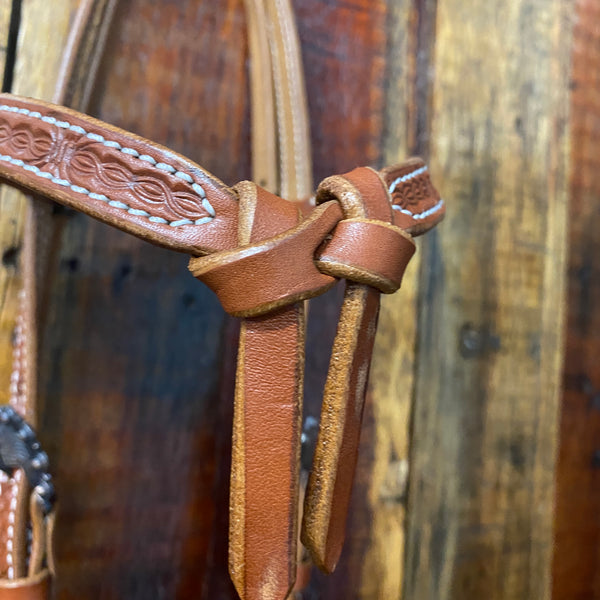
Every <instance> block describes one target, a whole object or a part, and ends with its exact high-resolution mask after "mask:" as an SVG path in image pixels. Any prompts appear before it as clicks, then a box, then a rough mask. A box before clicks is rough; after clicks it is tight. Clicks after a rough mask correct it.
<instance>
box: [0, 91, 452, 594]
mask: <svg viewBox="0 0 600 600" xmlns="http://www.w3.org/2000/svg"><path fill="white" fill-rule="evenodd" d="M0 178H2V179H3V180H5V181H8V182H11V183H13V184H15V185H18V186H21V187H23V188H25V189H27V190H30V191H32V192H34V193H36V194H40V195H42V196H46V197H48V198H51V199H53V200H56V201H58V202H60V203H62V204H65V205H67V206H70V207H73V208H76V209H78V210H80V211H82V212H84V213H87V214H89V215H91V216H93V217H95V218H97V219H99V220H101V221H103V222H106V223H109V224H111V225H114V226H116V227H118V228H119V229H122V230H124V231H126V232H128V233H132V234H134V235H136V236H138V237H140V238H142V239H145V240H147V241H149V242H152V243H154V244H157V245H160V246H164V247H167V248H171V249H174V250H178V251H181V252H186V253H188V254H189V255H190V256H191V257H192V258H191V261H190V270H191V271H192V273H193V274H194V275H195V276H197V277H198V278H199V279H200V280H202V281H204V282H205V283H206V284H207V285H209V286H210V287H211V288H212V289H213V291H215V293H216V294H217V295H218V296H219V298H220V299H221V302H222V304H223V306H224V307H225V309H226V310H227V311H228V312H230V313H231V314H233V315H236V316H241V317H245V320H244V323H243V326H242V336H241V340H240V352H239V356H238V374H237V382H236V415H235V417H234V457H233V471H232V495H231V507H230V511H231V512H230V514H231V523H230V545H231V550H230V558H231V563H230V570H231V573H232V577H233V579H234V582H235V584H236V589H237V590H238V593H239V594H240V596H241V597H242V598H244V599H246V598H247V599H248V600H250V599H252V598H256V599H266V598H273V599H278V600H282V599H283V598H284V597H285V595H286V594H287V592H288V591H289V588H290V586H291V584H292V583H293V580H294V577H295V567H294V565H295V544H296V535H297V530H296V529H297V528H296V509H295V503H297V493H298V489H297V486H298V484H297V478H298V460H299V444H300V416H301V396H302V374H303V352H304V350H303V330H304V311H303V308H302V301H303V300H306V299H307V298H311V297H313V296H315V295H318V294H321V293H323V292H324V291H326V290H327V289H328V288H329V287H331V285H333V284H334V283H335V281H337V280H338V279H346V280H347V289H346V295H345V299H344V304H343V307H342V313H341V317H340V324H339V327H338V333H337V336H336V340H335V342H334V348H333V352H332V359H331V365H330V370H329V376H328V381H327V385H326V389H325V397H324V401H323V413H322V420H321V429H320V434H319V441H318V443H317V448H316V452H315V459H314V465H313V471H312V473H311V477H310V482H309V486H308V491H307V495H306V502H305V510H304V514H305V517H304V531H303V541H304V542H305V544H306V545H307V547H308V548H309V550H310V552H311V554H312V556H313V559H314V560H315V562H316V563H317V564H318V565H319V566H320V567H322V568H323V569H325V570H328V571H330V570H332V569H333V567H334V566H335V563H336V562H337V558H338V556H339V552H340V550H341V544H342V541H343V535H344V531H343V530H344V523H345V516H346V512H347V508H348V500H349V494H350V490H351V487H352V479H353V474H354V467H355V462H356V453H357V448H358V439H359V433H360V424H361V419H362V408H363V403H364V396H365V391H366V383H367V377H368V370H369V364H370V357H371V351H372V346H373V340H374V334H375V329H376V324H377V316H378V310H379V293H391V292H394V291H395V290H397V289H398V287H399V286H400V282H401V278H402V274H403V272H404V269H405V268H406V265H407V264H408V261H409V260H410V258H411V256H412V255H413V253H414V242H413V239H412V238H413V236H415V235H419V234H421V233H424V232H426V231H427V230H429V229H430V228H431V227H433V226H434V225H435V224H436V223H438V222H439V221H440V220H441V219H442V218H443V215H444V210H445V206H444V202H443V201H442V200H441V199H440V197H439V195H438V193H437V191H436V190H435V188H434V187H433V186H432V184H431V181H430V178H429V175H428V171H427V167H426V166H425V165H424V164H423V162H422V161H421V160H420V159H411V160H409V161H407V162H405V163H403V164H402V165H397V166H395V167H389V168H386V169H384V170H382V171H380V172H376V171H374V170H372V169H368V168H358V169H355V170H353V171H351V172H350V173H347V174H345V175H342V176H334V177H331V178H328V179H326V180H325V181H324V182H323V183H322V184H321V185H320V186H319V189H318V192H317V196H316V202H317V206H316V207H308V208H307V207H304V209H302V210H300V208H301V207H299V205H298V204H295V203H290V202H288V201H286V200H283V199H281V198H279V197H277V196H275V195H273V194H271V193H269V192H267V191H266V190H263V189H262V188H260V187H258V186H256V185H255V184H253V183H252V182H241V183H239V184H238V185H237V186H235V187H234V188H230V187H228V186H226V185H225V184H223V183H222V182H221V181H219V180H218V179H217V178H215V177H214V176H213V175H211V174H210V173H208V172H206V171H205V170H203V169H202V168H201V167H199V166H198V165H196V164H194V163H193V162H191V161H189V160H187V159H186V158H185V157H183V156H181V155H179V154H177V153H175V152H172V151H170V150H168V149H166V148H164V147H162V146H159V145H157V144H154V143H151V142H148V141H147V140H144V139H142V138H140V137H138V136H135V135H132V134H129V133H127V132H124V131H122V130H120V129H118V128H116V127H113V126H110V125H107V124H105V123H102V122H100V121H97V120H95V119H92V118H90V117H87V116H85V115H82V114H80V113H77V112H75V111H72V110H69V109H66V108H62V107H58V106H53V105H50V104H46V103H43V102H39V101H34V100H29V99H24V98H17V97H14V96H10V95H0ZM275 347H277V351H275ZM265 423H266V426H265ZM261 424H262V428H261ZM259 429H260V430H259ZM278 461H279V462H278ZM265 463H266V464H265ZM270 465H275V466H274V467H273V466H270ZM276 499H277V500H276ZM269 502H271V504H272V505H271V504H269ZM265 503H266V504H265ZM284 522H286V523H287V524H286V526H285V528H283V529H282V525H281V524H282V523H284ZM282 554H285V556H286V557H289V558H286V559H285V560H284V559H283V558H282V556H281V555H282ZM240 569H241V570H240Z"/></svg>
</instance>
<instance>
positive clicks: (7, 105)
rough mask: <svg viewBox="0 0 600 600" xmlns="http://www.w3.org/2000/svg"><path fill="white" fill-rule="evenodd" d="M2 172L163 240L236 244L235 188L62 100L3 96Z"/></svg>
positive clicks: (173, 244)
mask: <svg viewBox="0 0 600 600" xmlns="http://www.w3.org/2000/svg"><path fill="white" fill-rule="evenodd" d="M0 163H1V169H2V178H3V179H5V180H7V181H10V182H11V183H13V184H15V185H17V186H22V187H24V188H26V189H28V190H30V191H32V192H34V193H36V194H40V195H42V196H46V197H48V198H50V199H52V200H55V201H56V202H60V203H61V204H64V205H66V206H70V207H72V208H76V209H78V210H80V211H82V212H84V213H86V214H89V215H91V216H93V217H95V218H97V219H99V220H101V221H104V222H105V223H109V224H111V225H114V226H115V227H118V228H120V229H123V230H124V231H128V232H129V233H132V234H134V235H137V236H138V237H141V238H143V239H146V240H148V241H150V242H152V243H154V244H157V245H159V246H165V247H168V248H172V249H174V250H179V251H182V252H187V253H189V254H191V255H194V256H198V255H201V254H206V253H208V252H214V251H216V250H225V249H229V248H234V247H236V246H237V223H236V220H237V212H238V206H237V197H236V195H235V193H234V192H233V190H231V189H230V188H228V187H227V186H226V185H224V184H223V183H222V182H221V181H219V180H218V179H217V178H216V177H214V176H213V175H211V174H209V173H208V172H206V171H204V170H203V169H202V168H201V167H199V166H198V165H195V164H194V163H192V162H191V161H189V160H187V159H186V158H185V157H183V156H181V155H179V154H176V153H175V152H173V151H171V150H168V149H166V148H163V147H162V146H159V145H157V144H152V143H151V142H149V141H147V140H144V139H143V138H141V137H138V136H135V135H133V134H129V133H127V132H125V131H123V130H121V129H118V128H116V127H113V126H111V125H106V124H105V123H101V122H100V121H97V120H96V119H92V118H91V117H87V116H85V115H82V114H80V113H77V112H75V111H72V110H70V109H67V108H64V107H57V106H54V105H51V104H48V103H45V102H41V101H33V100H27V99H24V98H17V97H14V96H10V95H7V94H1V95H0Z"/></svg>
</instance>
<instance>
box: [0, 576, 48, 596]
mask: <svg viewBox="0 0 600 600" xmlns="http://www.w3.org/2000/svg"><path fill="white" fill-rule="evenodd" d="M49 594H50V574H49V573H48V571H42V572H40V573H39V574H37V575H35V576H33V577H25V578H22V579H13V580H2V581H0V600H46V598H48V597H49Z"/></svg>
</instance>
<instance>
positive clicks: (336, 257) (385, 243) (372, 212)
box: [317, 167, 415, 294]
mask: <svg viewBox="0 0 600 600" xmlns="http://www.w3.org/2000/svg"><path fill="white" fill-rule="evenodd" d="M331 200H336V201H337V202H339V204H340V206H341V207H342V211H343V213H344V217H345V218H344V219H343V220H342V221H340V223H338V225H337V226H336V228H335V230H334V232H333V235H332V236H331V237H330V239H329V240H327V241H326V242H325V244H324V245H323V247H322V248H321V249H320V252H319V255H318V257H317V266H318V268H319V270H320V271H321V272H322V273H327V274H328V275H332V276H333V277H337V278H339V279H347V280H349V281H353V282H355V283H360V284H364V285H370V286H371V287H374V288H376V289H377V290H379V291H380V292H382V293H384V294H391V293H393V292H395V291H396V290H398V288H399V287H400V284H401V282H402V276H403V275H404V271H405V269H406V266H407V265H408V262H409V261H410V259H411V258H412V256H413V254H414V253H415V243H414V242H413V239H412V237H411V236H410V235H409V234H408V233H406V232H405V231H403V230H402V229H400V228H399V227H397V226H395V225H394V224H393V217H394V215H393V212H392V207H391V199H390V196H389V193H388V190H387V187H386V185H385V183H384V182H383V181H382V180H381V178H380V177H379V175H378V174H377V173H376V172H375V171H373V170H372V169H368V168H364V167H361V168H358V169H354V171H351V172H350V173H347V174H346V175H343V176H340V175H336V176H333V177H328V178H327V179H325V180H324V181H323V182H322V183H321V185H320V186H319V188H318V190H317V203H318V204H322V203H325V202H328V201H331Z"/></svg>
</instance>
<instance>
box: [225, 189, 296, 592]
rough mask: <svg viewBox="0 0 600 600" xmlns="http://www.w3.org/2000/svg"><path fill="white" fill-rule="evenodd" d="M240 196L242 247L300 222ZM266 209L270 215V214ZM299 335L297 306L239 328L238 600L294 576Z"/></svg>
mask: <svg viewBox="0 0 600 600" xmlns="http://www.w3.org/2000/svg"><path fill="white" fill-rule="evenodd" d="M240 192H242V193H241V196H242V199H243V200H242V202H241V203H240V218H239V224H240V230H239V234H238V235H239V243H240V244H241V245H243V246H244V245H246V244H250V243H252V242H257V241H259V240H261V239H263V238H264V237H265V236H267V237H272V236H276V235H277V234H278V233H280V232H281V231H286V230H289V229H290V228H293V227H294V225H295V224H296V223H297V222H298V220H299V216H300V215H299V213H298V211H296V210H294V211H290V210H289V205H288V206H285V205H280V203H278V202H277V199H276V198H275V197H273V195H272V194H270V193H269V192H267V191H266V190H263V189H261V188H258V187H257V186H254V185H253V184H244V185H242V186H240ZM265 207H271V208H272V209H273V210H272V211H270V212H269V213H267V212H265ZM277 207H278V208H279V210H277ZM240 291H241V290H239V289H238V292H237V293H238V295H240ZM242 295H243V294H242ZM304 330H305V323H304V307H303V305H302V304H294V305H292V306H288V307H287V308H285V309H283V310H280V311H277V312H275V314H272V315H269V316H268V317H263V318H255V319H245V320H244V321H243V322H242V325H241V332H240V344H239V350H238V370H237V377H236V391H235V405H234V437H233V455H232V474H231V495H230V503H231V513H230V514H231V520H230V534H229V535H230V538H229V539H230V549H229V569H230V573H231V577H232V580H233V582H234V584H235V586H236V590H237V592H238V594H239V596H240V598H241V599H242V600H281V599H283V598H285V597H286V596H287V594H288V592H289V591H290V589H291V588H292V586H293V584H294V581H295V577H296V542H297V536H298V526H297V506H298V479H299V460H300V430H301V417H302V389H303V377H304V368H303V365H304ZM274 357H277V358H276V360H274V359H273V358H274ZM273 440H277V443H276V444H274V443H273Z"/></svg>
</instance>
